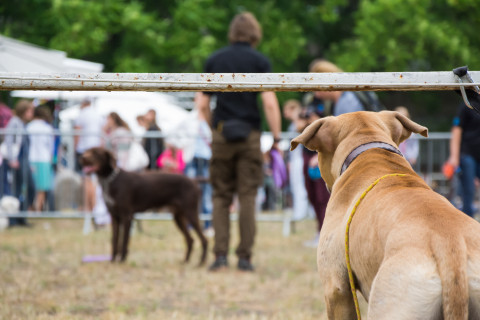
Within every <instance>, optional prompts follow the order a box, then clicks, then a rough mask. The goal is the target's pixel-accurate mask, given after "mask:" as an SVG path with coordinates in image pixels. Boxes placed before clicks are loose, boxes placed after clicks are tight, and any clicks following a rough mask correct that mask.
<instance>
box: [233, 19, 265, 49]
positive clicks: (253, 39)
mask: <svg viewBox="0 0 480 320" xmlns="http://www.w3.org/2000/svg"><path fill="white" fill-rule="evenodd" d="M228 40H229V41H230V43H235V42H248V43H249V44H250V45H251V46H253V47H256V46H257V45H258V44H259V43H260V41H261V40H262V27H261V26H260V23H258V21H257V19H256V18H255V16H254V15H253V14H252V13H250V12H242V13H240V14H237V15H236V16H235V17H234V18H233V19H232V22H230V28H229V30H228Z"/></svg>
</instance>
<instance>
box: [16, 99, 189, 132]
mask: <svg viewBox="0 0 480 320" xmlns="http://www.w3.org/2000/svg"><path fill="white" fill-rule="evenodd" d="M11 95H12V97H19V98H20V97H22V98H31V99H45V100H64V101H68V102H69V104H70V105H72V106H71V107H69V108H66V109H65V110H62V111H60V115H59V117H60V122H61V128H63V129H69V128H71V127H72V122H73V121H74V120H75V118H76V117H77V115H78V113H79V104H80V102H81V101H82V100H83V99H84V98H89V99H91V100H92V105H93V107H94V108H95V109H96V110H97V112H98V113H99V114H100V115H102V116H105V117H106V116H107V115H108V114H109V113H110V112H113V111H114V112H117V113H118V114H119V115H120V117H122V119H124V120H125V121H126V122H127V123H128V125H129V126H130V128H131V129H132V131H133V132H134V133H136V134H141V133H142V128H141V127H140V126H139V125H138V123H137V116H138V115H142V114H145V113H146V112H147V111H148V110H150V109H154V110H155V111H156V113H157V119H156V120H157V123H158V125H159V126H160V128H161V129H162V131H164V132H165V133H169V132H171V131H172V130H173V129H174V128H175V127H176V126H177V125H178V124H180V123H181V122H183V121H184V119H185V118H186V117H187V115H188V114H189V113H188V111H186V110H185V109H183V108H181V107H179V106H177V104H176V101H175V99H174V98H173V97H171V96H169V95H168V94H165V93H158V92H130V91H116V92H106V91H28V90H25V91H23V90H21V91H12V92H11Z"/></svg>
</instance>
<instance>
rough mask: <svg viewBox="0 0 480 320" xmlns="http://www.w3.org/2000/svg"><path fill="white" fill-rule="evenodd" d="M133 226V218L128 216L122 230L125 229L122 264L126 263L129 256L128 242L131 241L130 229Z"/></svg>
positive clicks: (124, 220)
mask: <svg viewBox="0 0 480 320" xmlns="http://www.w3.org/2000/svg"><path fill="white" fill-rule="evenodd" d="M131 226H132V217H131V215H128V217H125V218H124V219H123V223H122V228H123V234H122V236H123V241H122V255H121V258H120V262H125V259H127V254H128V242H129V241H130V228H131Z"/></svg>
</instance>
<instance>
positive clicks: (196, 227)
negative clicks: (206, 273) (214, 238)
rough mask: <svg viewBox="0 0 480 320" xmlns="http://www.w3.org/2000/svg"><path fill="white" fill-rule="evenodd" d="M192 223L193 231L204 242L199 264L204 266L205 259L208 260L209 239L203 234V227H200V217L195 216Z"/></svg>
mask: <svg viewBox="0 0 480 320" xmlns="http://www.w3.org/2000/svg"><path fill="white" fill-rule="evenodd" d="M194 217H196V218H193V219H192V220H193V221H190V223H191V224H192V227H193V229H194V230H195V232H196V233H197V234H198V237H199V238H200V241H201V242H202V257H201V258H200V263H199V264H198V265H199V266H202V265H203V264H204V263H205V259H206V258H207V250H208V241H207V238H205V236H204V235H203V232H202V227H200V219H199V218H198V215H197V214H195V215H194Z"/></svg>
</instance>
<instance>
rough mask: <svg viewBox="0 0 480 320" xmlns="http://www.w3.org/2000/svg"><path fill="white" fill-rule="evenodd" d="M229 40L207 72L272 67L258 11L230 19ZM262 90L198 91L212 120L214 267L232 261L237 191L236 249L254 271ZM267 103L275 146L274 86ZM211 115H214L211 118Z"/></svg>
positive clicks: (278, 117) (277, 116) (277, 136)
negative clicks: (260, 48) (262, 43)
mask: <svg viewBox="0 0 480 320" xmlns="http://www.w3.org/2000/svg"><path fill="white" fill-rule="evenodd" d="M228 38H229V41H230V45H229V46H227V47H225V48H222V49H220V50H218V51H216V52H215V53H213V54H212V55H211V56H210V57H209V58H208V60H207V62H206V65H205V72H207V73H235V72H238V73H263V72H271V66H270V62H269V60H268V59H267V58H266V57H265V56H264V55H262V54H261V53H259V52H258V51H257V50H256V49H255V47H256V46H257V45H258V43H259V42H260V40H261V38H262V30H261V27H260V24H259V23H258V21H257V19H256V18H255V17H254V15H253V14H251V13H249V12H244V13H240V14H238V15H236V16H235V17H234V18H233V20H232V22H231V23H230V28H229V33H228ZM212 94H214V95H216V96H217V103H216V104H217V105H216V108H215V110H214V113H213V117H211V115H210V97H211V95H212ZM257 96H258V93H257V92H217V93H204V94H202V95H200V96H199V99H198V102H197V103H198V108H199V111H200V112H202V113H203V114H204V117H205V119H209V121H211V126H212V159H211V163H210V179H211V182H212V187H213V228H214V230H215V245H214V248H213V251H214V253H215V262H214V263H213V264H212V265H211V266H210V268H209V270H210V271H217V270H219V269H223V268H225V267H227V266H228V262H227V254H228V252H229V241H230V217H229V207H230V205H231V204H232V201H233V196H234V194H235V193H237V194H238V199H239V206H240V210H239V227H240V243H239V245H238V247H237V249H236V254H237V256H238V264H237V268H238V269H239V270H244V271H253V270H254V268H253V265H252V263H251V258H252V248H253V244H254V240H255V232H256V225H255V199H256V195H257V189H258V187H259V186H260V185H261V183H262V180H263V174H262V165H263V159H262V152H261V150H260V136H261V117H260V111H259V109H258V106H257ZM261 99H262V103H263V109H264V111H265V115H266V118H267V122H268V125H269V127H270V130H271V131H272V133H273V137H274V144H273V146H272V147H273V148H277V144H278V142H279V141H280V130H281V127H280V126H281V124H280V120H281V115H280V109H279V107H278V101H277V97H276V95H275V93H274V92H262V93H261ZM210 119H211V120H210Z"/></svg>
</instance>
